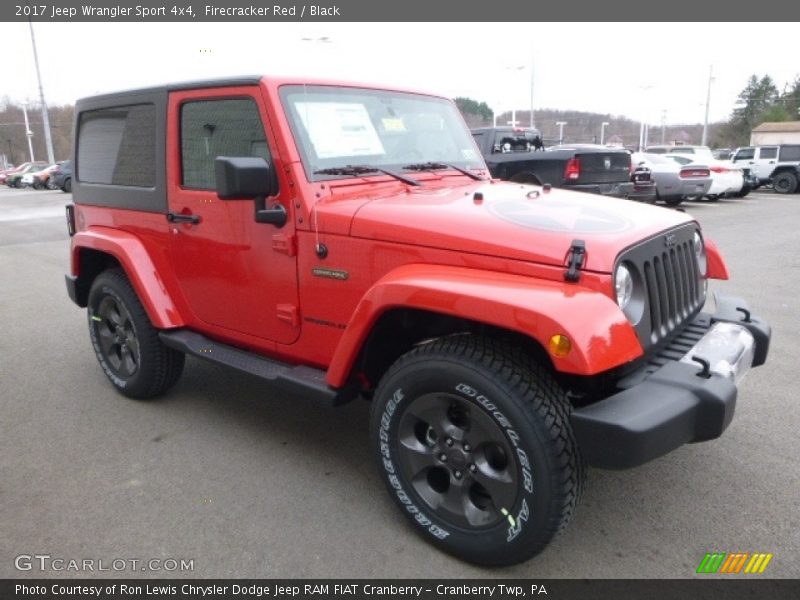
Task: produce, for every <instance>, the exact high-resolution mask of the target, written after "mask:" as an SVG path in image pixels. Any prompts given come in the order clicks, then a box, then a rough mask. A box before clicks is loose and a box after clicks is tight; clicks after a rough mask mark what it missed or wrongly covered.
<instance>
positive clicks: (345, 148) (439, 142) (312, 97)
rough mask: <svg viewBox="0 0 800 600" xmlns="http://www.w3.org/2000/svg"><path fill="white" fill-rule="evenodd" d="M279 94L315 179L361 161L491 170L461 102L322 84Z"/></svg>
mask: <svg viewBox="0 0 800 600" xmlns="http://www.w3.org/2000/svg"><path fill="white" fill-rule="evenodd" d="M280 95H281V101H282V103H283V107H284V110H285V111H286V115H287V118H288V120H289V126H290V127H291V129H292V133H293V135H294V138H295V141H296V142H297V147H298V149H299V151H300V157H301V159H302V161H303V166H304V168H305V171H306V175H307V176H308V178H309V180H311V181H319V180H323V179H332V178H336V177H341V176H353V173H352V171H348V170H346V169H343V168H345V167H350V166H355V165H358V166H360V167H364V166H373V167H380V168H382V169H389V170H392V171H403V170H406V171H408V170H414V167H415V166H417V167H418V166H419V165H420V163H441V164H444V165H452V166H454V167H459V168H462V169H484V168H485V165H484V163H483V159H482V158H481V156H480V154H479V153H478V151H477V149H476V147H475V143H474V142H473V140H472V136H471V135H470V133H469V130H467V128H466V126H465V125H464V122H463V120H462V118H461V115H460V114H459V113H458V110H457V109H456V108H455V105H453V104H452V103H451V102H448V101H447V100H444V99H442V98H435V97H430V96H421V95H417V94H408V93H403V92H390V91H384V90H369V89H361V88H350V87H334V86H320V85H314V86H303V85H291V86H283V87H281V90H280ZM409 167H410V168H409ZM416 170H417V171H418V170H419V169H418V168H417V169H416ZM321 171H324V172H321ZM362 172H364V173H367V174H370V173H368V172H367V171H363V169H362ZM371 174H376V175H378V174H381V172H380V171H379V170H376V171H375V172H373V173H371Z"/></svg>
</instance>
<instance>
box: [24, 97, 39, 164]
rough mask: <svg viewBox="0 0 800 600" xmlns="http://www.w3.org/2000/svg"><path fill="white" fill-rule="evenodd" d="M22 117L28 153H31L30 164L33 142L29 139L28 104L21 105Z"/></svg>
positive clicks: (30, 134) (30, 132) (32, 159)
mask: <svg viewBox="0 0 800 600" xmlns="http://www.w3.org/2000/svg"><path fill="white" fill-rule="evenodd" d="M22 116H23V117H25V137H26V138H28V152H30V153H31V162H33V161H34V160H36V159H34V158H33V142H32V141H31V138H33V132H32V131H31V126H30V123H29V122H28V103H27V102H23V103H22Z"/></svg>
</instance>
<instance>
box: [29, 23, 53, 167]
mask: <svg viewBox="0 0 800 600" xmlns="http://www.w3.org/2000/svg"><path fill="white" fill-rule="evenodd" d="M28 25H29V26H30V28H31V44H33V62H34V64H35V65H36V78H37V79H38V80H39V101H40V102H41V103H42V126H43V127H44V142H45V145H46V146H47V160H48V161H49V162H50V164H51V165H52V164H53V163H54V162H56V159H55V154H53V138H52V137H51V136H50V116H49V115H48V114H47V103H45V101H44V88H43V87H42V74H41V73H40V72H39V55H38V53H37V52H36V38H35V37H34V35H33V21H31V19H30V17H28ZM28 143H30V138H28ZM32 156H33V151H31V157H32ZM31 160H33V158H31Z"/></svg>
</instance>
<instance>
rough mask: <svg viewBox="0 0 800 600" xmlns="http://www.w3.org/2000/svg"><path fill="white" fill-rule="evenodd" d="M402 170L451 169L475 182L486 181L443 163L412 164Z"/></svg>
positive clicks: (465, 170)
mask: <svg viewBox="0 0 800 600" xmlns="http://www.w3.org/2000/svg"><path fill="white" fill-rule="evenodd" d="M403 168H404V169H408V170H409V171H440V170H442V169H453V170H454V171H458V172H459V173H461V174H462V175H466V176H467V177H470V178H471V179H474V180H475V181H486V180H485V179H484V178H483V177H481V176H480V175H476V174H475V173H473V172H472V171H468V170H467V169H462V168H461V167H457V166H456V165H451V164H450V163H443V162H424V163H414V164H413V165H406V166H404V167H403Z"/></svg>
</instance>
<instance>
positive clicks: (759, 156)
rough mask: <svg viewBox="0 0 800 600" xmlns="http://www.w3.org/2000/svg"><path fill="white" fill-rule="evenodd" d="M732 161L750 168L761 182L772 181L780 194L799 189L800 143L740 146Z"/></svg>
mask: <svg viewBox="0 0 800 600" xmlns="http://www.w3.org/2000/svg"><path fill="white" fill-rule="evenodd" d="M731 161H732V162H733V163H734V164H737V165H739V166H741V167H744V168H746V169H750V172H751V173H752V174H753V175H755V176H756V177H757V178H758V181H759V183H760V184H762V185H763V184H767V183H772V187H773V188H774V189H775V191H776V192H778V193H779V194H791V193H792V192H794V191H796V190H797V167H798V165H800V144H782V145H779V146H747V147H745V148H738V149H737V150H736V152H734V154H733V157H732V158H731Z"/></svg>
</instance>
